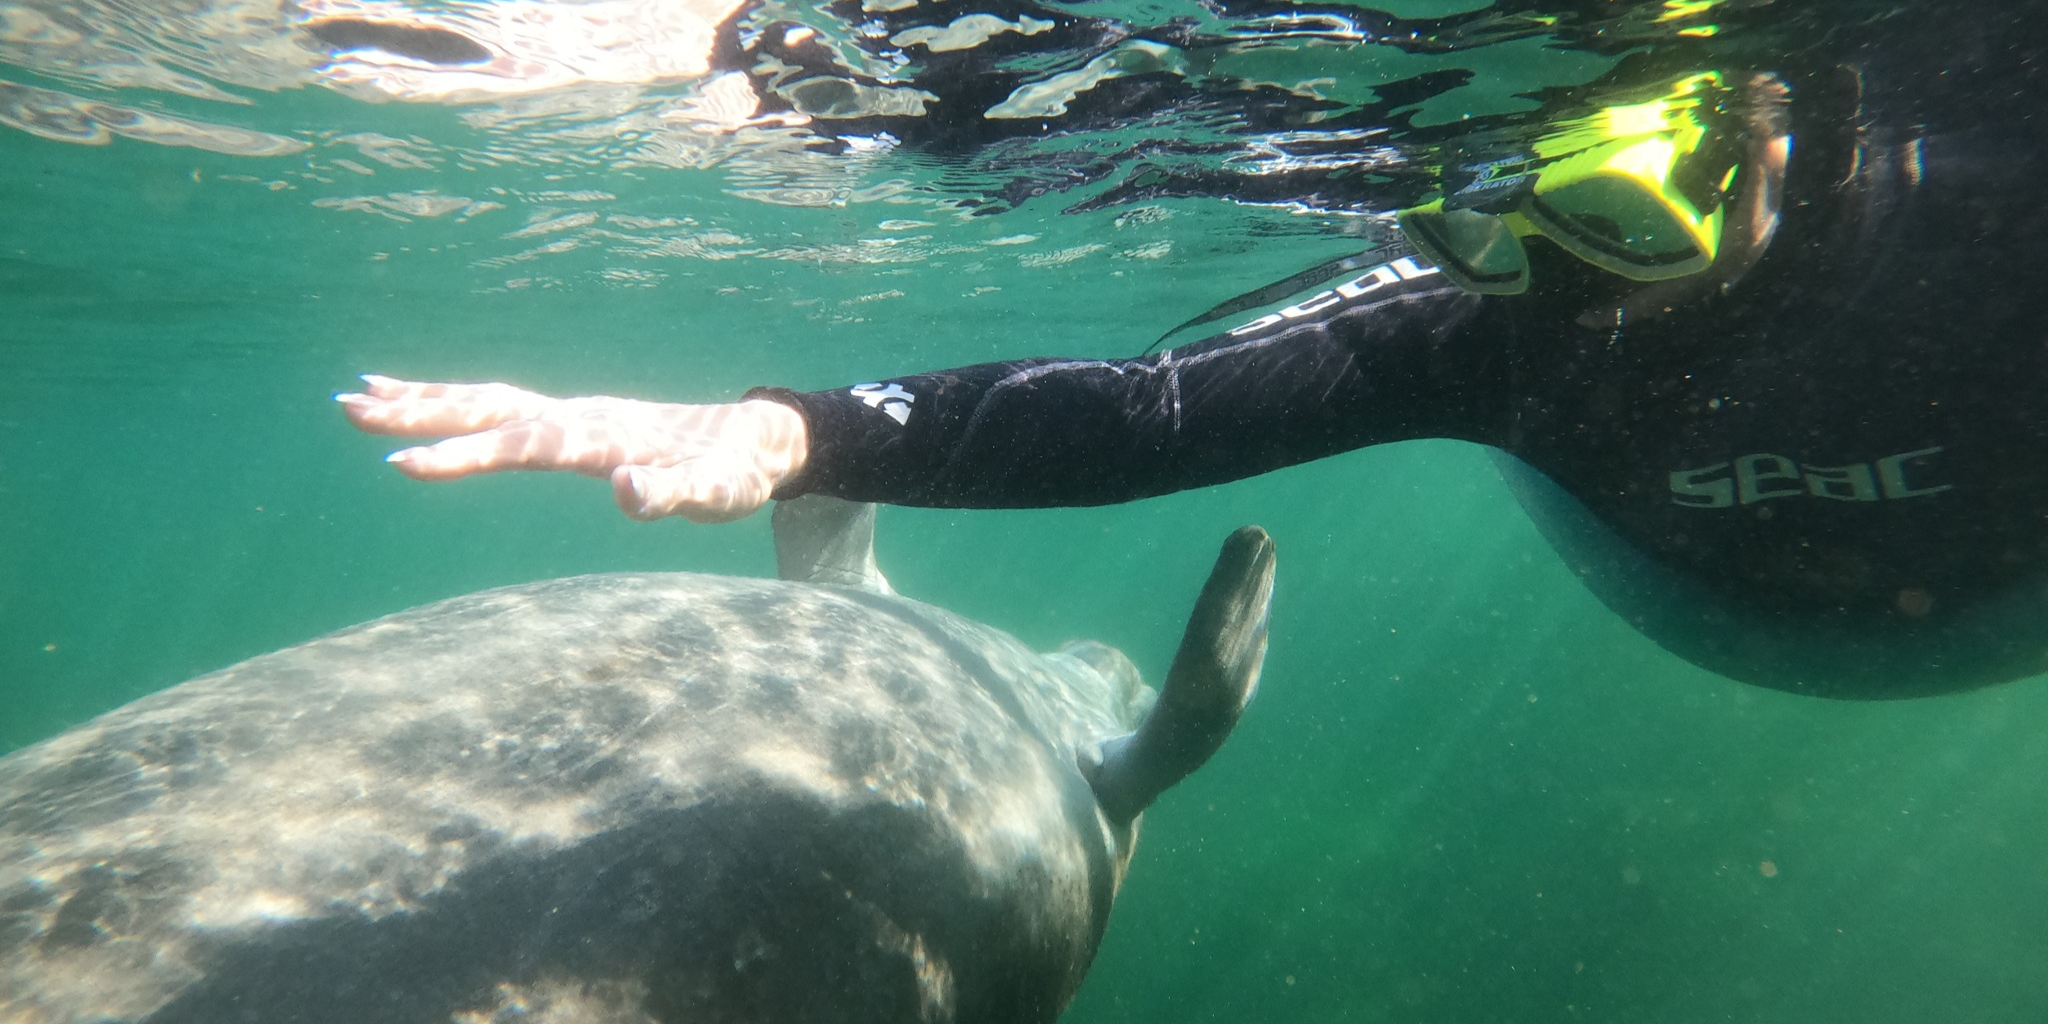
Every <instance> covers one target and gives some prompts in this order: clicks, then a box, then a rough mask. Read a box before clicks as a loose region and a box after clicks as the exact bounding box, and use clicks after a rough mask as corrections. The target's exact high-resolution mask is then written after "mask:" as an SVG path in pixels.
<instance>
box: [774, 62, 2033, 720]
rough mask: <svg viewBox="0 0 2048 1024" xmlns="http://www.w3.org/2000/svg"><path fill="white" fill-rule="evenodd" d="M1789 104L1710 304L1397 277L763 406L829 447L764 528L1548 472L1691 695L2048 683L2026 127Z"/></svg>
mask: <svg viewBox="0 0 2048 1024" xmlns="http://www.w3.org/2000/svg"><path fill="white" fill-rule="evenodd" d="M1809 99H1811V97H1810V96H1799V95H1797V94H1795V99H1794V106H1793V109H1794V112H1795V120H1794V122H1793V125H1794V137H1795V149H1794V155H1793V158H1792V161H1791V164H1790V167H1789V170H1788V172H1787V177H1786V183H1785V184H1786V189H1785V194H1786V196H1787V200H1786V203H1785V206H1784V210H1783V222H1782V226H1781V228H1780V230H1779V232H1778V234H1777V236H1776V239H1775V241H1774V242H1773V243H1772V244H1771V246H1770V248H1769V249H1768V250H1767V252H1766V253H1765V255H1764V256H1763V258H1762V260H1761V261H1760V262H1759V263H1757V264H1756V265H1755V266H1754V267H1753V268H1752V269H1751V270H1750V271H1749V272H1748V273H1747V274H1746V276H1744V277H1743V279H1742V280H1741V281H1740V282H1739V283H1738V284H1737V285H1735V286H1734V287H1732V288H1730V289H1728V290H1726V291H1725V292H1724V293H1723V292H1715V293H1710V294H1707V295H1704V296H1698V297H1694V298H1691V299H1689V300H1687V301H1685V302H1683V303H1681V304H1680V305H1679V306H1678V307H1677V308H1675V309H1673V310H1672V311H1671V312H1670V313H1668V314H1666V315H1658V316H1650V317H1638V318H1636V319H1635V320H1634V321H1633V322H1623V323H1619V324H1617V323H1616V322H1614V320H1615V317H1613V316H1612V315H1610V314H1602V313H1601V312H1600V311H1601V310H1603V309H1611V308H1613V307H1614V306H1615V302H1616V300H1617V298H1618V297H1620V296H1622V295H1623V292H1622V290H1621V289H1623V288H1625V287H1637V286H1631V285H1629V283H1628V282H1624V281H1620V280H1619V279H1617V278H1614V277H1612V276H1611V275H1606V274H1603V273H1601V272H1599V271H1596V270H1594V269H1592V268H1590V267H1587V266H1585V265H1583V264H1580V263H1578V262H1577V261H1575V260H1573V259H1571V258H1570V257H1569V256H1566V255H1564V254H1563V253H1561V252H1560V251H1559V250H1557V249H1555V248H1553V247H1550V246H1548V245H1546V244H1544V243H1541V242H1532V244H1531V246H1530V249H1531V252H1530V258H1531V261H1532V264H1533V270H1534V274H1533V277H1534V280H1535V281H1536V286H1535V287H1533V288H1532V289H1531V290H1530V291H1529V292H1527V293H1525V294H1522V295H1517V296H1488V297H1482V296H1478V295H1473V294H1468V293H1466V292H1463V291H1461V290H1459V289H1458V288H1457V287H1456V286H1454V285H1452V284H1451V283H1450V282H1449V281H1448V280H1446V279H1445V278H1444V277H1443V275H1442V274H1441V273H1438V272H1434V268H1433V267H1431V266H1430V264H1429V263H1428V262H1427V261H1426V260H1423V259H1422V258H1420V257H1418V256H1415V255H1412V254H1409V253H1407V252H1406V250H1405V249H1403V248H1401V247H1400V246H1398V245H1396V246H1395V247H1394V248H1392V249H1389V250H1387V251H1385V252H1384V253H1382V254H1381V256H1382V258H1384V259H1385V260H1386V261H1387V262H1386V263H1384V264H1382V265H1380V266H1378V267H1375V268H1373V269H1370V270H1364V271H1359V272H1354V273H1352V274H1349V275H1347V276H1346V277H1344V278H1342V279H1340V280H1338V281H1336V282H1332V284H1331V286H1329V287H1327V288H1325V289H1323V290H1320V291H1317V292H1315V293H1313V294H1311V295H1308V296H1305V297H1302V298H1301V299H1300V301H1298V302H1297V303H1296V304H1295V305H1293V306H1290V307H1288V308H1286V309H1284V310H1281V311H1279V312H1277V313H1273V314H1269V315H1266V316H1264V317H1259V318H1256V319H1254V318H1252V317H1249V316H1247V317H1246V318H1245V319H1246V320H1247V321H1248V322H1247V323H1244V324H1241V325H1238V326H1237V327H1235V329H1233V330H1231V331H1230V332H1228V333H1225V334H1222V335H1219V336H1216V337H1213V338H1210V339H1207V340H1204V341H1201V342H1198V343H1195V344H1192V345H1188V346H1185V347H1182V348H1177V349H1173V350H1171V351H1167V352H1162V353H1160V354H1158V355H1154V356H1150V357H1147V358H1141V359H1031V360H1022V361H1016V362H1003V363H992V364H988V365H983V366H973V367H967V368H964V369H956V370H948V371H944V372H939V373H924V374H917V375H913V376H908V377H897V378H891V379H888V380H884V381H878V382H875V383H873V384H864V385H861V386H858V387H854V388H851V389H835V390H831V391H822V392H814V393H808V394H801V395H798V394H794V393H789V392H780V393H773V394H779V396H780V397H782V398H784V399H785V400H787V401H790V402H792V403H793V404H795V405H797V406H799V407H800V408H801V410H802V412H803V413H804V415H805V418H806V420H807V421H808V423H809V426H810V430H811V438H812V445H813V448H812V454H811V458H810V462H809V464H808V465H807V467H806V468H805V470H804V472H803V473H802V474H801V476H800V477H799V478H797V479H795V480H792V481H790V482H789V483H788V484H787V485H786V486H785V487H784V489H783V491H782V492H781V494H779V495H778V496H787V495H790V494H794V493H800V492H804V491H821V492H826V493H831V494H836V495H840V496H844V497H848V498H854V499H859V500H868V501H881V502H889V503H894V504H905V505H929V506H961V507H1029V506H1054V505H1086V504H1101V503H1108V502H1120V501H1126V500H1131V499H1135V498H1141V497H1145V496H1149V495H1156V494H1162V493H1166V492H1169V491H1175V490H1180V489H1183V488H1188V487H1196V486H1201V485H1205V484H1211V483H1216V482H1220V481H1226V480H1233V479H1239V478H1243V477H1247V476H1251V475H1253V474H1257V473H1261V472H1265V471H1267V470H1271V469H1274V468H1277V467H1281V466H1286V465H1290V464H1294V463H1299V462H1303V461H1306V460H1309V459H1315V458H1319V457H1322V456H1326V455H1330V454H1333V453H1336V452H1342V451H1347V450H1350V449H1355V448H1359V447H1362V446H1365V445H1371V444H1378V443H1382V442H1388V441H1396V440H1401V439H1405V438H1420V437H1446V438H1461V439H1465V440H1469V441H1475V442H1478V443H1481V444H1485V445H1490V446H1493V447H1495V448H1497V449H1499V450H1501V451H1503V452H1506V453H1508V454H1511V455H1512V456H1514V457H1515V458H1516V459H1517V460H1519V461H1520V462H1521V463H1523V464H1525V465H1526V466H1528V467H1533V468H1534V469H1535V470H1537V471H1539V472H1540V474H1541V476H1540V477H1539V476H1537V475H1535V474H1529V473H1526V472H1520V473H1515V472H1511V473H1510V477H1511V480H1513V482H1514V483H1515V484H1516V485H1517V491H1518V493H1519V494H1520V495H1521V496H1522V497H1523V498H1524V500H1525V503H1527V504H1529V505H1530V507H1531V509H1532V511H1533V512H1535V513H1536V514H1537V517H1538V520H1539V522H1540V523H1541V524H1542V525H1543V526H1544V528H1545V530H1546V532H1547V533H1548V534H1549V535H1550V536H1551V537H1552V539H1553V540H1554V541H1556V542H1557V543H1558V544H1559V546H1560V548H1561V550H1563V551H1564V553H1565V554H1566V556H1567V557H1568V558H1569V559H1571V560H1573V561H1574V563H1576V564H1575V568H1577V569H1578V570H1579V571H1580V572H1582V573H1583V574H1584V575H1586V577H1587V578H1588V580H1589V582H1590V583H1591V584H1592V585H1593V587H1594V589H1595V590H1596V591H1597V592H1599V593H1600V595H1601V596H1602V598H1603V599H1605V600H1606V601H1607V602H1608V603H1609V604H1610V605H1611V606H1613V607H1614V608H1616V609H1617V610H1618V611H1621V612H1622V613H1623V614H1624V615H1626V616H1628V617H1629V619H1630V620H1631V621H1632V622H1634V623H1635V624H1636V625H1637V626H1638V627H1639V628H1641V629H1643V630H1644V631H1645V632H1646V633H1647V634H1649V635H1650V636H1652V637H1653V638H1654V639H1656V640H1657V641H1658V642H1660V643H1662V644H1664V645H1665V646H1666V647H1668V648H1670V649H1672V650H1674V651H1676V652H1678V653H1679V654H1681V655H1683V656H1685V657H1687V658H1690V659H1692V660H1694V661H1696V662H1699V663H1701V664H1704V665H1706V666H1708V667H1710V668H1713V669H1716V670H1718V671H1721V672H1724V673H1726V674H1729V675H1732V676H1734V677H1736V678H1742V679H1747V680H1750V681H1754V682H1759V683H1762V684H1765V685H1771V686H1777V687H1781V688H1786V689H1794V690H1801V691H1805V692H1813V693H1820V694H1825V695H1830V696H1844V697H1889V696H1907V695H1914V694H1921V693H1929V692H1941V691H1944V690H1952V689H1960V688H1965V687H1969V686H1974V685H1981V684H1983V683H1987V682H1994V681H1998V680H2002V679H2009V678H2014V677H2016V676H2020V675H2026V674H2031V673H2034V672H2039V671H2043V670H2048V621H2043V620H2042V619H2041V617H2040V615H2039V612H2041V611H2043V610H2048V600H2037V599H2038V598H2040V597H2042V595H2043V594H2044V593H2048V582H2044V578H2048V572H2044V567H2048V409H2044V404H2048V304H2043V303H2042V302H2041V301H2040V299H2039V296H2038V294H2037V293H2036V291H2035V289H2036V288H2038V287H2040V285H2039V283H2038V281H2037V278H2038V277H2039V276H2040V275H2041V274H2042V273H2043V271H2044V269H2048V209H2044V208H2043V206H2042V205H2041V204H2040V202H2039V196H2040V194H2041V190H2040V188H2039V186H2038V185H2037V184H2036V183H2035V182H2034V181H2033V180H2032V176H2033V174H2034V173H2035V172H2036V171H2037V170H2038V168H2039V163H2038V159H2037V156H2038V154H2037V148H2038V146H2037V143H2036V137H2037V135H2038V131H2036V130H2033V129H2029V130H2028V131H2017V132H2006V133H1999V132H1994V131H1990V130H1987V129H1984V128H1980V127H1969V126H1965V128H1964V129H1963V130H1962V131H1960V132H1955V133H1943V132H1941V131H1939V130H1934V129H1929V128H1928V127H1927V126H1926V125H1925V123H1924V120H1922V119H1920V118H1918V117H1917V116H1910V117H1908V118H1907V119H1906V120H1905V121H1903V122H1902V121H1900V120H1899V119H1897V118H1893V119H1889V120H1888V119H1885V118H1882V117H1879V116H1877V115H1876V114H1875V113H1873V111H1874V110H1876V109H1878V108H1880V107H1881V106H1882V104H1873V103H1871V102H1870V100H1871V97H1868V96H1862V95H1859V96H1857V97H1855V100H1854V102H1852V103H1843V102H1838V100H1839V97H1837V98H1836V100H1837V101H1830V102H1829V103H1809V102H1807V101H1808V100H1809ZM2020 99H2021V100H2024V101H2025V102H2026V103H2031V102H2032V100H2031V99H2029V98H2027V97H2024V96H2022V97H2021V98H2020ZM1802 106H1805V107H1806V108H1807V109H1806V110H1803V111H1802V109H1801V108H1802ZM1907 106H1908V104H1906V103H1903V102H1901V103H1895V104H1893V106H1892V109H1894V110H1904V109H1906V108H1907ZM2016 109H2026V107H2025V105H2024V104H2020V105H2019V106H2018V107H2017V108H2016ZM1914 113H1915V115H1917V113H1918V111H1917V108H1916V109H1915V111H1914ZM1801 114H1805V115H1807V116H1804V117H1801V116H1800V115H1801ZM1503 461H1504V462H1506V461H1508V460H1503ZM1545 478H1547V481H1554V482H1555V484H1556V485H1558V486H1557V487H1551V486H1550V485H1549V484H1548V483H1547V482H1546V481H1545ZM1559 488H1561V491H1562V494H1563V495H1569V498H1565V497H1563V496H1562V495H1560V494H1558V493H1555V492H1557V491H1558V489H1559ZM1580 511H1583V512H1590V516H1586V515H1581V514H1579V512H1580Z"/></svg>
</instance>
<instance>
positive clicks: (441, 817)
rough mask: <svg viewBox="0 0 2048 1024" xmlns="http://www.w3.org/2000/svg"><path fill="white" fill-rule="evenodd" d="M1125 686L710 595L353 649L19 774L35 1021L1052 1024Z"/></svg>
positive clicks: (1090, 884) (939, 632)
mask: <svg viewBox="0 0 2048 1024" xmlns="http://www.w3.org/2000/svg"><path fill="white" fill-rule="evenodd" d="M1100 685H1101V680H1100V679H1099V678H1096V677H1094V676H1093V674H1092V673H1090V672H1088V671H1086V668H1085V666H1084V665H1083V664H1082V663H1080V662H1079V661H1076V660H1074V659H1060V658H1052V659H1047V658H1040V657H1038V656H1037V655H1034V654H1032V653H1031V652H1030V651H1028V650H1026V649H1024V648H1023V647H1022V646H1021V645H1019V644H1017V643H1016V642H1015V641H1014V640H1012V639H1010V638H1009V637H1007V636H1006V635H1004V634H1001V633H1000V632H998V631H995V630H991V629H988V628H986V627H981V626H978V625H975V624H973V623H968V622H965V621H963V620H959V619H957V618H955V617H953V616H950V615H947V614H945V613H943V612H940V611H938V610H936V609H931V608H928V607H926V606H922V605H918V604H916V603H914V602H909V601H905V600H903V599H900V598H895V597H890V596H887V595H882V594H876V593H869V592H861V591H841V590H836V589H833V588H824V587H813V586H805V585H800V584H792V583H783V582H777V581H767V580H739V579H731V578H725V577H709V576H699V575H691V574H664V575H614V576H598V577H581V578H577V579H571V580H560V581H551V582H547V583H540V584H532V585H528V586H522V587H511V588H505V589H502V590H496V591H490V592H486V593H482V594H477V595H471V596H468V597H462V598H456V599H453V600H450V601H445V602H441V603H439V604H436V605H431V606H428V607H425V608H421V609H416V610H414V611H411V612H406V613H401V614H399V615H395V616H391V617H389V618H386V619H382V620H378V621H376V622H372V623H369V624H366V625H363V626H359V627H355V628H353V629H349V630H344V631H342V632H340V633H337V634H334V635H332V636H328V637H325V638H322V639H320V640H317V641H313V642H311V643H308V644H305V645H301V646H299V647H296V648H292V649H289V650H285V651H281V652H278V653H276V654H272V655H266V656H263V657H259V658H256V659H252V660H250V661H248V662H245V663H243V664H241V665H237V666H234V667H232V668H230V669H227V670H224V671H222V672H219V673H215V674H213V675H210V676H206V677H202V678H200V679H197V680H194V681H192V682H190V683H187V684H184V685H182V686H179V687H176V688H173V689H171V690H168V691H165V692H164V693H161V694H158V695H155V696H152V697H149V698H145V699H144V700H141V701H138V702H136V703H135V704H132V705H130V706H128V707H126V708H123V709H120V710H118V711H115V712H113V713H110V714H108V715H106V716H103V717H101V718H99V719H96V720H94V721H93V722H91V723H88V724H86V725H84V726H81V727H80V728H78V729H76V730H73V731H71V732H69V733H66V734H64V735H62V736H59V737H56V738H54V739H52V740H50V741H47V742H45V743H42V744H39V745H36V746H34V747H30V748H27V749H25V750H22V751H18V752H16V753H15V754H13V755H10V756H8V757H7V758H5V759H0V1007H5V1008H6V1009H7V1013H6V1014H4V1015H0V1016H6V1017H7V1019H9V1020H10V1021H13V1020H19V1021H23V1022H43V1021H52V1022H55V1021H82V1020H139V1019H142V1018H144V1017H147V1018H149V1019H150V1020H152V1021H162V1022H170V1021H179V1020H193V1021H209V1022H211V1021H217V1020H223V1019H229V1018H240V1017H242V1016H243V1015H244V1014H254V1015H255V1017H256V1019H263V1018H268V1019H285V1018H287V1017H291V1018H293V1019H302V1020H329V1019H331V1020H335V1021H343V1020H348V1021H361V1020H372V1019H375V1020H409V1019H420V1020H445V1019H448V1017H449V1016H451V1015H453V1014H456V1013H461V1012H478V1013H494V1012H497V1011H498V1010H503V1009H508V1008H515V1007H525V1008H526V1009H527V1010H529V1011H535V1012H537V1011H538V1008H539V1007H541V1006H550V1007H554V1008H555V1009H554V1010H551V1011H549V1012H557V1013H561V1014H564V1015H567V1014H570V1013H571V1012H572V1011H573V1012H574V1013H575V1014H578V1015H580V1016H581V1017H585V1018H588V1019H597V1020H620V1021H625V1020H650V1019H655V1020H660V1019H683V1018H686V1017H689V1018H698V1017H704V1016H713V1017H717V1018H719V1019H734V1020H757V1019H759V1020H765V1019H770V1018H774V1019H815V1020H847V1021H865V1020H885V1019H886V1020H897V1019H911V1018H917V1019H952V1018H954V1017H956V1016H958V1017H971V1018H974V1019H986V1020H997V1021H1004V1020H1050V1019H1051V1018H1052V1017H1053V1016H1054V1015H1055V1014H1056V1012H1057V1010H1058V1009H1059V1007H1060V1006H1062V1005H1064V1002H1065V1000H1066V998H1067V997H1068V996H1069V995H1070V994H1071V991H1072V988H1073V986H1074V985H1075V984H1076V983H1078V980H1079V977H1080V974H1081V971H1082V970H1083V969H1084V968H1085V966H1086V962H1087V959H1088V958H1089V956H1090V955H1092V951H1093V948H1094V944H1095V942H1096V940H1097V939H1098V938H1099V935H1100V931H1101V927H1102V923H1103V920H1104V916H1105V915H1106V913H1107V909H1108V901H1109V897H1110V893H1111V890H1112V888H1113V885H1114V876H1115V873H1116V867H1117V866H1116V864H1115V863H1114V862H1113V861H1114V851H1113V850H1109V849H1107V848H1106V847H1105V844H1104V841H1103V833H1104V826H1103V823H1102V821H1101V818H1100V814H1099V812H1098V811H1097V810H1096V807H1095V804H1094V800H1093V797H1092V794H1091V793H1090V792H1089V790H1088V787H1087V784H1086V783H1085V781H1083V780H1082V779H1080V777H1079V775H1078V773H1077V771H1076V769H1075V766H1074V759H1073V749H1074V747H1075V746H1076V745H1077V744H1081V743H1087V742H1093V741H1095V740H1099V739H1101V738H1102V737H1104V736H1108V735H1114V734H1116V733H1119V732H1122V731H1124V730H1126V729H1128V728H1129V727H1130V724H1131V723H1130V722H1129V721H1128V709H1127V708H1124V707H1117V706H1111V702H1109V701H1106V700H1103V699H1101V698H1099V697H1097V696H1090V694H1091V692H1092V691H1091V690H1090V689H1089V688H1090V687H1096V688H1097V689H1098V690H1099V689H1100Z"/></svg>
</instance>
